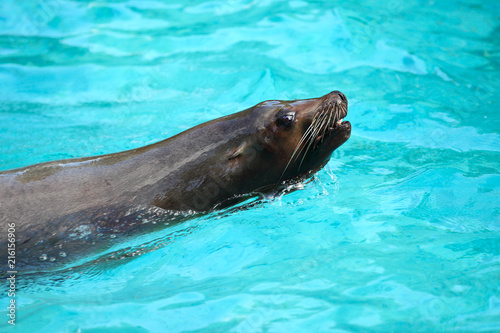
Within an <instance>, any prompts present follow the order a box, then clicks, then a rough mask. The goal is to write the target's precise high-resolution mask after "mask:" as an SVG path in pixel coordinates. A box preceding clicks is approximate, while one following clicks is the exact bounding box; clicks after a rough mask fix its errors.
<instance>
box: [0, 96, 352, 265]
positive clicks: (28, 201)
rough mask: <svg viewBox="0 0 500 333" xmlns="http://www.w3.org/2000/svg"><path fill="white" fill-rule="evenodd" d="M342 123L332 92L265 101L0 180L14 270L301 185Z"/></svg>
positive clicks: (343, 110) (340, 134)
mask: <svg viewBox="0 0 500 333" xmlns="http://www.w3.org/2000/svg"><path fill="white" fill-rule="evenodd" d="M346 115H347V98H346V97H345V96H344V94H342V93H341V92H339V91H333V92H331V93H329V94H326V95H325V96H322V97H319V98H312V99H305V100H292V101H265V102H262V103H259V104H257V105H255V106H253V107H251V108H249V109H246V110H244V111H241V112H238V113H235V114H231V115H228V116H225V117H221V118H218V119H215V120H212V121H209V122H206V123H203V124H201V125H198V126H196V127H193V128H191V129H189V130H187V131H185V132H182V133H180V134H178V135H175V136H173V137H171V138H169V139H166V140H164V141H161V142H158V143H155V144H152V145H148V146H145V147H141V148H137V149H132V150H128V151H124V152H120V153H114V154H109V155H102V156H95V157H85V158H78V159H70V160H61V161H53V162H47V163H42V164H37V165H32V166H28V167H24V168H20V169H15V170H10V171H4V172H0V221H1V225H2V228H3V230H7V229H8V227H9V226H12V225H15V238H16V242H15V244H16V249H15V250H16V253H17V254H16V267H17V269H20V270H22V269H28V270H29V269H31V268H36V267H41V266H43V267H53V265H56V264H61V263H64V262H67V261H68V260H74V259H75V258H77V257H78V256H81V255H85V254H86V253H89V252H90V249H94V250H97V249H99V248H105V247H108V246H110V245H111V244H113V242H116V239H118V238H120V237H121V236H124V235H136V234H137V233H139V232H144V231H147V230H150V229H151V228H152V226H153V225H154V224H155V223H156V222H158V221H160V222H161V221H163V222H164V221H171V220H175V219H177V220H182V219H183V218H186V216H189V215H191V214H195V213H197V212H209V211H212V210H214V209H219V208H224V207H227V206H230V205H233V204H235V203H237V202H240V201H242V200H245V199H246V198H248V197H249V196H256V195H258V194H259V193H265V192H269V191H275V190H276V189H279V188H280V187H283V186H285V185H286V184H287V183H288V182H290V181H295V180H301V179H305V178H307V177H309V176H310V175H312V174H313V173H314V172H316V171H318V170H319V169H321V168H322V167H323V166H324V165H325V164H326V163H327V162H328V160H329V159H330V156H331V154H332V152H333V151H334V150H335V149H336V148H338V147H339V146H340V145H342V144H343V143H344V142H346V141H347V139H348V138H349V136H350V133H351V124H350V123H349V122H348V121H343V118H344V117H345V116H346ZM179 212H182V214H179ZM176 216H182V218H181V217H179V218H176ZM172 217H174V218H172ZM159 224H163V223H159ZM6 242H7V239H6V238H5V237H3V238H2V240H1V241H0V248H3V249H7V244H6ZM2 252H3V253H2V256H3V255H4V254H5V251H2ZM2 262H5V263H6V262H7V258H5V260H4V259H3V257H2Z"/></svg>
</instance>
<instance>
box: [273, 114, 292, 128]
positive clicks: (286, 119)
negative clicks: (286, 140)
mask: <svg viewBox="0 0 500 333" xmlns="http://www.w3.org/2000/svg"><path fill="white" fill-rule="evenodd" d="M294 120H295V114H294V113H287V114H284V115H282V116H280V117H279V118H278V119H277V120H276V123H277V124H278V126H283V127H290V126H292V124H293V121H294Z"/></svg>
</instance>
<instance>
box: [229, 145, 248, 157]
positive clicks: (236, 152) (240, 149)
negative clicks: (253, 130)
mask: <svg viewBox="0 0 500 333" xmlns="http://www.w3.org/2000/svg"><path fill="white" fill-rule="evenodd" d="M249 145H250V143H249V142H248V141H244V142H243V143H242V144H241V145H239V146H238V148H236V149H235V150H234V151H233V153H232V154H231V155H229V158H228V159H229V160H232V159H235V158H236V157H238V156H241V155H243V153H244V152H245V150H246V149H247V147H248V146H249Z"/></svg>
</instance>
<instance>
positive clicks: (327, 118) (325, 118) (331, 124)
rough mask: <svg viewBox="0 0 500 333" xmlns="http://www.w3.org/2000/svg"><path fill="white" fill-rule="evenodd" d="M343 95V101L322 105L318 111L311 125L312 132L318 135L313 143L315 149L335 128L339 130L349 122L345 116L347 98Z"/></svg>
mask: <svg viewBox="0 0 500 333" xmlns="http://www.w3.org/2000/svg"><path fill="white" fill-rule="evenodd" d="M340 94H341V95H339V96H343V98H341V101H337V102H335V103H331V102H329V103H327V104H326V105H323V106H322V107H321V110H319V111H317V113H316V115H315V116H314V119H313V122H312V124H311V125H310V128H311V132H312V133H313V134H312V136H313V137H314V134H317V135H316V139H315V142H314V145H313V148H312V149H313V150H316V149H317V148H318V146H319V145H320V144H321V143H322V142H323V141H324V140H325V139H326V138H327V137H328V136H330V135H331V134H332V133H333V132H334V131H335V130H337V129H338V128H339V127H341V126H347V123H349V122H344V118H345V117H346V116H347V98H345V96H344V94H342V93H340Z"/></svg>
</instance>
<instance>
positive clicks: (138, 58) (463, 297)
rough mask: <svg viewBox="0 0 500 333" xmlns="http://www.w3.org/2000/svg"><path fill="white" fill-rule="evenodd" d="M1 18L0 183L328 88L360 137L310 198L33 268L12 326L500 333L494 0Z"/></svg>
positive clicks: (243, 0) (20, 12) (235, 4)
mask: <svg viewBox="0 0 500 333" xmlns="http://www.w3.org/2000/svg"><path fill="white" fill-rule="evenodd" d="M0 15H1V17H0V169H1V170H5V169H10V168H15V167H21V166H25V165H29V164H33V163H38V162H43V161H49V160H55V159H61V158H71V157H80V156H90V155H97V154H104V153H111V152H117V151H122V150H125V149H130V148H134V147H139V146H143V145H146V144H150V143H153V142H157V141H159V140H162V139H164V138H167V137H169V136H171V135H174V134H176V133H179V132H181V131H183V130H185V129H187V128H190V127H192V126H194V125H196V124H199V123H201V122H204V121H207V120H210V119H213V118H216V117H219V116H222V115H226V114H230V113H233V112H236V111H239V110H242V109H244V108H247V107H249V106H252V105H254V104H256V103H258V102H260V101H263V100H266V99H296V98H309V97H317V96H321V95H323V94H325V93H328V92H330V91H332V90H336V89H338V90H341V91H342V92H344V93H345V94H346V95H347V97H348V98H349V105H350V109H349V114H348V116H347V118H346V119H348V120H349V121H350V122H351V123H352V127H353V129H352V136H351V138H350V140H349V141H348V142H347V143H346V144H344V145H343V146H342V147H340V148H339V149H338V150H337V151H336V152H334V154H333V157H332V160H331V161H330V163H329V164H328V165H327V167H326V168H325V169H324V170H322V171H320V172H319V173H318V174H317V177H315V179H314V180H313V181H312V182H309V183H307V184H304V186H303V187H304V188H303V189H302V190H300V191H296V192H293V193H291V194H289V195H286V196H283V197H280V198H274V199H268V200H263V201H259V202H257V203H256V204H255V205H254V207H252V208H251V209H248V210H236V211H227V212H221V213H217V214H213V215H211V216H205V217H202V218H198V219H194V220H191V221H189V222H187V223H184V224H181V225H178V226H176V227H173V228H170V229H167V230H163V231H161V232H158V233H155V234H149V235H146V236H143V237H141V238H139V239H137V240H135V242H134V243H133V244H118V245H117V247H118V248H120V247H121V248H127V247H131V250H130V256H129V258H128V259H126V260H125V259H124V260H114V261H109V262H105V263H98V264H90V265H85V264H84V265H82V266H79V267H76V268H75V269H74V270H71V271H63V272H53V273H50V274H40V275H39V276H37V277H30V278H28V277H26V279H25V280H23V277H22V275H21V276H20V277H19V278H18V284H19V287H20V288H21V290H19V291H18V292H17V294H16V296H17V297H16V301H17V304H18V308H17V312H16V315H17V317H16V320H17V321H16V326H15V327H12V326H11V325H8V324H7V319H8V318H7V317H6V316H4V315H2V316H3V319H2V320H0V331H2V332H4V331H5V332H10V331H13V332H14V331H17V332H147V331H149V332H161V331H168V332H199V331H203V332H264V331H265V332H347V331H362V332H364V331H378V332H390V331H393V332H401V331H418V332H428V331H450V330H457V331H467V332H470V331H485V332H493V331H497V332H498V331H500V219H499V207H500V205H499V197H500V189H499V185H500V114H499V113H500V112H499V111H500V105H499V100H498V96H499V94H500V59H499V52H500V20H499V18H500V5H499V4H498V2H497V1H435V2H434V1H412V0H406V1H397V0H396V1H389V2H384V3H382V2H379V1H341V2H340V1H300V0H298V1H289V2H286V1H277V0H275V1H273V0H264V1H250V0H229V1H215V0H214V1H209V0H206V1H201V0H197V1H194V0H193V1H187V0H186V1H170V0H169V1H157V0H150V1H139V0H136V1H121V0H115V1H107V2H101V1H99V2H97V1H96V2H86V1H63V0H38V1H34V0H32V1H22V2H18V1H13V0H9V1H5V0H2V2H1V4H0ZM86 260H87V261H88V262H91V263H92V258H86ZM84 261H85V260H84ZM8 301H9V298H7V295H6V294H5V293H2V296H1V303H0V305H1V307H2V309H5V306H6V304H7V302H8ZM3 311H4V312H2V313H4V314H5V310H3Z"/></svg>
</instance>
